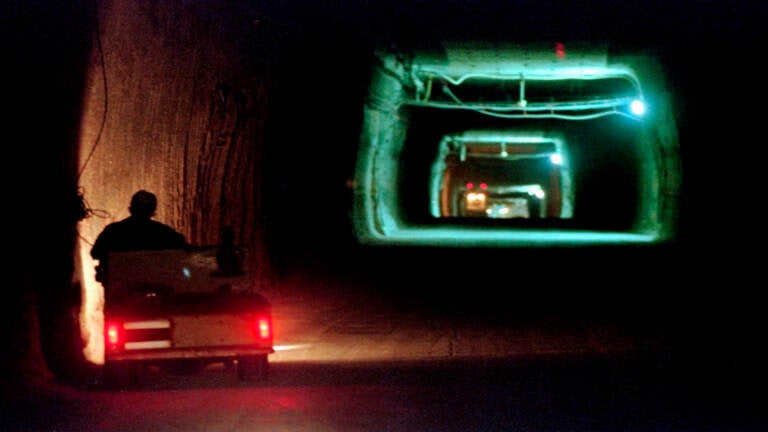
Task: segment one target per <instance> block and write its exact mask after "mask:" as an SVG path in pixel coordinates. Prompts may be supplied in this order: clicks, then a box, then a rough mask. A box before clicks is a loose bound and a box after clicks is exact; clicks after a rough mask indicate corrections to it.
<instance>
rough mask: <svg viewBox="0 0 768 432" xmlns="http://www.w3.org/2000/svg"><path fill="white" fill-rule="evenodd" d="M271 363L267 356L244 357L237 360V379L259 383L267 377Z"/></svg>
mask: <svg viewBox="0 0 768 432" xmlns="http://www.w3.org/2000/svg"><path fill="white" fill-rule="evenodd" d="M268 370H269V362H268V361H267V356H266V355H258V356H244V357H239V358H238V359H237V377H238V378H239V379H240V381H257V380H259V381H260V380H263V379H266V377H267V372H268Z"/></svg>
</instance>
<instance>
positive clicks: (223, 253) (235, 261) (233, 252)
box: [216, 225, 245, 276]
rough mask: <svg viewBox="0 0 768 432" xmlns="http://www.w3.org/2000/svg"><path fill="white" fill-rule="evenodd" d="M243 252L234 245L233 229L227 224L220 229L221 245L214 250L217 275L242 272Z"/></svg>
mask: <svg viewBox="0 0 768 432" xmlns="http://www.w3.org/2000/svg"><path fill="white" fill-rule="evenodd" d="M244 258H245V254H244V252H243V250H242V249H240V248H239V247H237V246H236V245H235V230H234V229H233V228H232V227H231V226H230V225H227V226H225V227H224V229H223V230H222V231H221V245H220V246H219V249H218V250H217V251H216V264H217V265H218V267H219V269H218V272H216V274H217V275H221V276H230V275H238V274H242V273H243V260H244Z"/></svg>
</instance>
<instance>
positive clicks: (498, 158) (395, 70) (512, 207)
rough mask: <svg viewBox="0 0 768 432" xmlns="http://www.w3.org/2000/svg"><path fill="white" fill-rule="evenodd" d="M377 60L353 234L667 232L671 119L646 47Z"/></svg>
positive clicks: (593, 235)
mask: <svg viewBox="0 0 768 432" xmlns="http://www.w3.org/2000/svg"><path fill="white" fill-rule="evenodd" d="M375 59H376V62H375V64H374V65H373V70H372V79H371V82H370V86H369V97H368V100H367V104H366V106H365V111H364V116H363V127H362V135H361V143H360V152H359V154H358V159H357V164H356V171H355V182H354V186H355V194H354V204H353V205H354V207H353V223H354V228H355V233H356V235H357V238H358V239H359V240H360V241H361V242H362V243H365V244H383V245H430V246H504V247H506V246H547V245H550V246H551V245H599V244H652V243H660V242H665V241H668V240H670V239H673V238H674V237H675V231H676V227H675V225H676V220H677V213H678V203H677V200H678V194H679V187H680V175H681V173H680V162H679V149H678V140H677V130H676V126H675V124H674V121H673V117H672V108H671V101H670V100H669V96H668V93H667V90H666V88H665V86H666V84H665V77H664V74H663V72H662V68H661V67H660V65H659V63H658V62H657V61H656V60H655V59H654V58H653V57H651V56H648V55H643V56H640V55H609V54H608V50H607V49H606V48H605V47H602V46H594V45H586V44H562V43H557V44H554V43H553V44H551V45H550V44H540V45H536V46H525V47H521V46H519V45H510V46H499V45H493V44H487V43H483V44H475V43H469V42H462V43H450V42H445V43H443V44H442V45H441V46H440V48H439V49H437V50H424V49H421V50H413V51H405V52H403V51H399V52H394V51H391V50H378V51H377V52H376V56H375Z"/></svg>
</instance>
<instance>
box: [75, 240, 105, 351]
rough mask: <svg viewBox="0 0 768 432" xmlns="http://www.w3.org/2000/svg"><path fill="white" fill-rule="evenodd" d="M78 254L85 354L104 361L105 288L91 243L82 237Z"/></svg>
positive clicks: (81, 325)
mask: <svg viewBox="0 0 768 432" xmlns="http://www.w3.org/2000/svg"><path fill="white" fill-rule="evenodd" d="M78 254H79V257H80V262H81V263H82V269H81V271H82V274H81V277H82V287H83V288H82V289H83V292H82V294H83V298H82V303H81V307H80V329H81V336H82V339H83V341H84V342H85V347H84V348H83V355H84V356H85V358H86V360H88V361H89V362H92V363H96V364H103V363H104V338H103V337H102V329H103V328H104V288H103V287H102V286H101V284H100V283H99V282H96V279H95V273H96V272H95V270H94V268H95V265H96V261H95V260H94V259H93V258H91V255H90V245H89V244H88V243H86V242H85V241H84V240H83V239H80V244H79V246H78Z"/></svg>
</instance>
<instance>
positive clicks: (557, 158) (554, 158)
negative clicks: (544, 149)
mask: <svg viewBox="0 0 768 432" xmlns="http://www.w3.org/2000/svg"><path fill="white" fill-rule="evenodd" d="M549 161H550V162H552V163H553V164H555V165H561V164H562V163H563V157H562V156H561V155H560V153H552V154H551V155H550V156H549Z"/></svg>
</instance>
